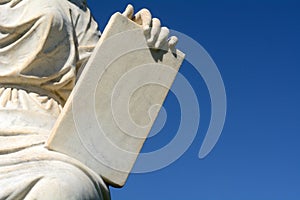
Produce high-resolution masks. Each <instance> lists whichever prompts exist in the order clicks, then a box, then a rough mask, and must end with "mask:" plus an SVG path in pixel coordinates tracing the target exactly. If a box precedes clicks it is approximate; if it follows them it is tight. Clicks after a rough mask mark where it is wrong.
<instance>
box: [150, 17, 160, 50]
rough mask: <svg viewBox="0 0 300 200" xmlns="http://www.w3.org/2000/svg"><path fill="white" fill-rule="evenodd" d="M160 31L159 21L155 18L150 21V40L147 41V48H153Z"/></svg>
mask: <svg viewBox="0 0 300 200" xmlns="http://www.w3.org/2000/svg"><path fill="white" fill-rule="evenodd" d="M160 29H161V23H160V20H159V19H157V18H153V19H152V27H151V32H150V36H149V37H150V38H149V39H148V40H147V42H148V45H149V46H154V44H155V42H156V40H157V38H158V36H159V33H160Z"/></svg>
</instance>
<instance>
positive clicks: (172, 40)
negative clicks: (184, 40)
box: [169, 36, 178, 49]
mask: <svg viewBox="0 0 300 200" xmlns="http://www.w3.org/2000/svg"><path fill="white" fill-rule="evenodd" d="M177 43H178V38H177V37H176V36H172V37H171V38H170V39H169V47H170V49H173V48H175V46H176V44H177Z"/></svg>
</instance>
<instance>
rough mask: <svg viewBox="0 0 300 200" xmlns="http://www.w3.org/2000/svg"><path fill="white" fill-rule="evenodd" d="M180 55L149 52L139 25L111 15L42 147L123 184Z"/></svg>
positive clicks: (156, 111) (163, 51)
mask: <svg viewBox="0 0 300 200" xmlns="http://www.w3.org/2000/svg"><path fill="white" fill-rule="evenodd" d="M183 58H184V54H183V53H181V52H180V51H178V50H175V51H174V52H172V51H171V50H168V51H165V50H153V49H152V50H150V49H149V48H148V44H147V42H146V40H145V36H144V32H143V29H142V27H140V26H139V25H137V24H136V23H134V22H132V21H131V20H129V19H128V18H126V17H124V16H122V15H121V14H120V13H116V14H115V15H113V16H112V17H111V19H110V21H109V23H108V25H107V27H106V29H105V31H104V32H103V34H102V37H101V39H100V41H99V42H98V44H97V46H96V48H95V51H94V53H93V55H92V56H91V58H90V60H89V62H88V63H87V65H86V67H85V69H84V71H83V72H82V74H81V77H80V79H79V81H78V82H77V84H76V87H75V88H74V90H73V92H72V94H71V96H70V98H69V100H68V101H67V103H66V105H65V106H64V109H63V111H62V114H61V115H60V116H59V119H58V120H57V122H56V124H55V126H54V129H53V130H52V134H51V137H50V138H49V140H48V141H47V144H46V145H47V148H49V149H51V150H55V151H58V152H62V153H63V154H66V155H69V156H70V157H73V158H76V159H77V160H79V161H81V162H82V163H84V164H85V165H86V166H88V167H89V168H91V169H92V170H93V171H95V172H96V173H98V174H100V175H101V176H102V177H103V178H104V180H105V182H107V183H109V184H110V185H113V186H116V187H121V186H123V185H124V184H125V182H126V179H127V177H128V175H129V173H130V171H131V169H132V167H133V165H134V163H135V161H136V158H137V156H138V154H139V152H140V150H141V147H142V145H143V143H144V141H145V139H146V138H147V135H148V133H149V131H150V129H151V127H152V125H153V122H154V120H155V118H156V116H157V114H158V111H159V109H160V105H162V103H163V101H164V99H165V97H166V95H167V93H168V90H169V88H170V87H171V85H172V83H173V81H174V79H175V76H176V73H177V71H178V69H179V67H180V65H181V63H182V60H183ZM153 105H154V106H153Z"/></svg>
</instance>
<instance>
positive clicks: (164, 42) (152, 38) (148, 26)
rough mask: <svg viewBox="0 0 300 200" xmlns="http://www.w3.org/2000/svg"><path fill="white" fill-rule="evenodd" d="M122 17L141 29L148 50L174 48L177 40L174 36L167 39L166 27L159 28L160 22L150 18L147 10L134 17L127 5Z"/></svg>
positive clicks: (132, 11)
mask: <svg viewBox="0 0 300 200" xmlns="http://www.w3.org/2000/svg"><path fill="white" fill-rule="evenodd" d="M123 15H124V16H126V17H128V18H129V19H131V20H133V21H134V22H136V23H137V24H139V25H141V26H142V27H143V30H144V34H145V37H146V39H147V43H148V46H149V47H150V48H154V49H160V48H162V49H166V48H171V49H172V48H175V45H176V44H177V42H178V38H177V37H175V36H172V37H169V33H170V30H169V29H168V28H167V27H161V22H160V20H159V19H157V18H152V15H151V13H150V11H149V10H147V9H145V8H144V9H142V10H140V11H139V12H137V13H136V14H135V15H134V8H133V6H132V5H130V4H129V5H128V6H127V8H126V9H125V11H124V12H123Z"/></svg>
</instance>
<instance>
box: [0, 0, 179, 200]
mask: <svg viewBox="0 0 300 200" xmlns="http://www.w3.org/2000/svg"><path fill="white" fill-rule="evenodd" d="M133 14H134V10H133V7H132V6H131V5H129V6H128V7H127V8H126V10H125V12H124V13H123V16H121V15H120V14H117V15H115V16H114V17H121V18H122V19H121V21H119V20H116V21H115V22H116V24H114V25H112V24H110V25H109V26H108V29H107V31H106V32H107V33H105V34H104V35H103V37H101V40H100V41H99V38H100V36H101V34H100V31H99V30H98V25H97V23H96V22H95V20H94V19H93V17H92V16H91V13H90V10H89V9H88V8H87V6H86V1H85V0H51V1H49V0H0V120H1V123H0V199H26V200H33V199H43V200H44V199H46V200H47V199H54V200H56V199H59V200H64V199H74V200H77V199H99V200H109V199H110V194H109V189H108V186H107V184H111V185H114V186H122V185H123V184H124V183H125V180H126V178H127V176H128V173H129V172H130V169H131V167H132V165H133V163H134V161H135V159H136V156H137V155H138V152H139V149H140V148H141V146H142V143H143V142H144V140H145V137H146V135H147V133H148V132H149V130H150V128H151V125H152V123H153V120H154V119H155V117H156V115H157V112H158V109H157V107H156V108H153V109H150V110H151V111H152V112H151V117H150V119H151V120H150V123H148V126H145V124H146V125H147V122H148V121H149V118H148V117H147V116H146V115H145V116H144V115H141V114H139V112H140V111H145V112H146V110H148V107H146V106H145V105H146V104H149V105H150V104H151V105H152V104H153V103H158V104H161V103H162V101H163V99H164V97H165V95H166V94H167V91H168V89H157V88H156V87H150V88H148V89H145V90H144V89H139V90H137V92H135V93H134V94H133V96H135V97H134V98H133V99H134V100H133V101H130V103H129V104H128V105H129V108H130V110H132V112H131V114H132V120H133V121H135V123H137V124H141V125H140V126H138V127H140V128H135V131H131V130H132V127H129V129H130V131H129V133H130V134H131V135H129V136H126V135H124V134H123V132H122V131H120V130H119V129H118V128H117V127H116V126H115V124H113V123H110V122H112V119H111V118H112V114H111V113H110V110H109V108H110V107H109V102H108V97H110V94H108V93H109V92H111V91H112V88H111V86H112V82H114V83H116V81H117V80H119V78H120V76H121V75H122V74H124V73H123V72H129V71H128V70H130V69H131V68H132V67H133V66H134V65H140V64H143V63H148V65H149V63H157V62H161V59H163V62H161V63H164V64H167V65H168V66H174V70H167V69H165V70H163V69H164V68H158V67H156V68H155V67H154V68H153V69H152V71H153V72H155V73H154V78H157V77H158V78H159V77H160V78H159V79H158V80H157V81H160V80H165V81H164V82H163V83H164V84H165V85H166V87H168V86H170V85H171V83H172V81H173V79H174V77H175V75H176V70H178V67H179V65H180V62H181V59H177V58H175V57H174V55H173V54H172V53H170V52H169V53H167V51H166V52H162V53H160V51H157V50H155V51H149V49H148V47H153V48H158V47H162V48H164V49H166V50H168V49H169V48H172V49H173V48H174V46H175V44H176V42H177V38H176V37H171V38H170V40H168V37H169V36H168V34H169V30H168V29H167V28H166V27H160V21H159V20H158V19H156V18H153V19H152V16H151V13H150V12H149V11H148V10H147V9H142V10H141V11H139V12H137V14H136V15H135V16H133ZM131 20H132V21H131ZM150 24H152V25H153V27H152V28H150ZM123 28H124V30H131V29H132V28H138V31H136V32H131V33H128V34H125V35H126V38H124V37H121V38H119V41H111V42H109V40H108V37H109V36H111V35H115V34H116V33H118V32H122V29H123ZM114 31H115V32H114ZM145 38H146V40H147V42H146V41H145ZM117 40H118V39H117ZM98 41H99V42H98ZM104 41H105V42H104ZM96 45H97V47H96V51H95V53H94V54H93V56H92V57H93V58H91V59H90V56H91V55H92V52H93V50H94V48H95V46H96ZM105 45H106V46H105ZM130 45H132V46H130ZM128 47H130V49H129V50H132V48H135V49H136V48H142V50H140V51H136V52H134V53H133V54H131V53H130V54H129V55H128V56H127V55H120V57H118V58H116V60H114V62H113V63H111V65H109V66H111V67H110V68H109V70H108V71H107V73H104V74H103V77H102V78H100V77H99V76H98V77H97V76H96V74H97V73H98V72H99V71H98V70H100V72H101V70H104V68H105V66H104V63H105V62H110V61H113V59H114V55H116V54H117V53H118V52H119V53H120V52H122V51H127V50H128V49H127V48H128ZM101 51H102V52H103V53H101ZM174 52H175V50H174ZM174 52H173V53H174ZM177 53H178V55H182V54H181V53H180V52H177ZM129 57H131V59H130V60H128V58H129ZM140 58H141V59H140ZM179 58H181V57H180V56H179ZM153 59H154V60H153ZM88 60H89V64H88V65H87V66H86V68H85V70H83V72H82V76H81V77H80V73H81V69H83V68H84V66H85V65H86V63H87V61H88ZM99 64H100V65H99ZM150 65H151V64H150ZM119 66H120V67H119ZM143 69H144V68H143ZM168 69H169V68H168ZM104 71H105V70H104ZM139 73H141V74H144V73H146V74H144V75H143V76H137V77H139V78H138V79H135V78H133V79H132V80H136V81H142V80H145V78H147V77H148V78H151V77H152V76H149V72H147V70H146V71H145V70H144V71H143V70H142V71H141V72H139ZM168 73H169V74H168ZM93 74H94V75H93ZM100 74H101V73H100ZM129 74H130V73H129ZM164 74H166V76H165V75H164ZM78 77H80V78H79V79H78ZM77 79H78V82H77V84H76V85H77V86H76V88H77V89H76V88H75V90H73V88H74V86H75V83H76V80H77ZM120 80H121V79H120ZM97 83H98V85H97ZM125 83H126V84H124V81H123V82H120V85H121V86H126V87H131V89H134V86H135V85H136V84H133V83H132V84H129V82H128V81H127V80H125ZM95 87H96V89H95V90H93V91H91V90H89V89H91V88H95ZM128 89H130V88H127V89H126V88H124V87H119V89H118V90H116V91H117V93H114V95H117V96H118V94H122V95H125V96H126V94H124V91H125V92H126V91H128ZM72 90H73V91H72ZM71 92H72V95H70V93H71ZM143 93H144V94H143ZM94 94H95V95H96V97H97V98H96V100H95V98H92V97H93V95H94ZM142 97H147V98H145V99H144V98H142ZM93 99H94V100H95V101H96V103H95V104H93V103H91V102H90V101H92V100H93ZM113 99H115V100H117V101H116V102H114V104H116V105H115V106H113V107H114V108H116V110H115V111H116V112H117V113H114V116H115V117H117V118H118V117H120V118H121V120H118V121H120V122H121V124H119V125H120V126H124V123H123V122H124V120H122V119H125V118H126V117H127V119H131V118H130V117H129V118H128V116H127V114H128V113H126V112H121V113H118V112H119V110H120V111H122V109H120V108H123V107H124V106H125V107H126V106H127V105H126V104H125V105H124V104H123V103H124V101H119V100H122V99H123V98H117V97H116V96H114V98H113ZM147 99H148V100H149V101H148V100H147ZM98 100H99V101H98ZM90 105H95V109H94V110H95V111H96V119H97V120H98V121H99V122H100V123H101V124H100V126H101V127H102V128H104V129H105V131H103V133H104V132H105V133H107V135H105V136H103V138H102V139H101V138H100V140H99V135H100V134H95V133H97V132H96V131H95V129H93V127H92V125H94V123H92V122H93V121H92V118H91V116H92V115H90V116H86V115H85V114H86V113H90V112H87V109H88V108H89V109H92V110H93V107H92V108H91V107H90ZM94 110H93V111H94ZM74 111H75V112H74ZM93 111H92V112H93ZM97 120H96V121H97ZM128 124H130V123H125V129H126V125H128ZM53 126H55V127H54V129H53ZM127 128H128V127H127ZM80 129H84V131H82V130H81V131H78V130H80ZM51 132H52V133H51ZM127 132H128V131H127ZM50 133H51V134H52V135H51V137H50V139H49V135H50ZM98 133H99V132H98ZM122 134H123V135H122ZM132 136H133V137H132ZM135 136H138V137H140V138H135ZM100 137H102V136H101V135H100ZM105 139H109V140H110V141H108V140H105ZM46 141H47V144H46V147H48V148H49V149H50V150H49V149H47V148H45V142H46ZM91 141H92V142H91ZM111 141H112V142H113V144H117V145H119V146H120V148H119V147H117V148H115V146H111V145H110V144H111ZM120 149H121V151H119V150H120ZM54 150H55V151H54ZM124 150H125V152H124ZM127 150H128V151H130V152H131V153H129V154H127V153H126V151H127ZM95 151H96V152H95ZM103 160H104V162H102V163H101V164H99V161H103ZM102 173H103V174H102ZM103 179H104V180H103ZM104 181H105V182H104Z"/></svg>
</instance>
